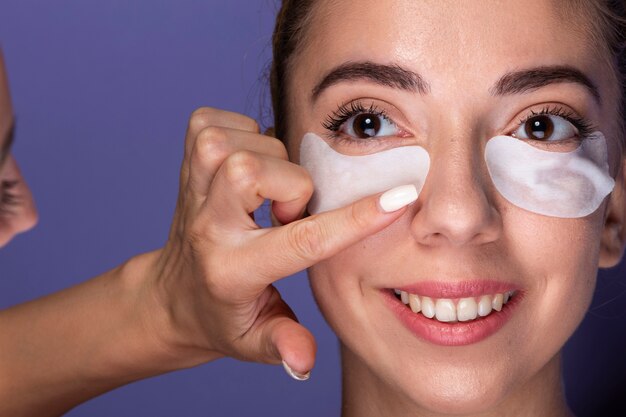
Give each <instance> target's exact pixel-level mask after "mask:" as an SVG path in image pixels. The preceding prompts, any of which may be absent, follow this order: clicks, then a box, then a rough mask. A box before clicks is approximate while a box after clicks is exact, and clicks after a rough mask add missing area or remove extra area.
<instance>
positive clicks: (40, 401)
mask: <svg viewBox="0 0 626 417" xmlns="http://www.w3.org/2000/svg"><path fill="white" fill-rule="evenodd" d="M0 80H2V81H3V82H2V83H1V84H0V102H1V103H2V107H1V108H0V110H1V111H0V122H1V124H0V127H1V129H2V130H1V131H2V133H3V136H2V139H1V142H0V146H2V147H6V148H7V150H8V136H7V133H8V131H9V128H8V126H11V124H12V122H13V117H12V115H13V113H12V109H11V106H10V100H9V95H8V85H7V83H6V76H5V70H4V66H3V65H2V62H0ZM184 145H185V156H184V160H183V164H182V168H181V175H180V193H179V197H178V204H177V208H176V212H175V215H174V220H173V223H172V228H171V233H170V236H169V240H168V242H167V244H166V246H165V247H164V248H162V249H160V250H157V251H154V252H152V253H148V254H145V255H140V256H137V257H134V258H132V259H130V260H129V261H127V262H126V263H124V264H123V265H121V266H119V267H118V268H116V269H114V270H112V271H109V272H107V273H105V274H103V275H101V276H99V277H96V278H93V279H91V280H88V281H86V282H84V283H83V284H80V285H78V286H76V287H73V288H69V289H67V290H64V291H61V292H58V293H55V294H52V295H49V296H47V297H44V298H41V299H37V300H34V301H31V302H29V303H25V304H22V305H18V306H14V307H12V308H9V309H6V310H3V311H1V312H0V329H2V331H0V352H2V355H0V376H1V377H0V416H11V417H19V416H34V415H36V416H56V415H60V414H63V413H64V412H66V411H67V410H69V409H71V408H72V407H74V406H75V405H77V404H80V403H81V402H84V401H86V400H88V399H89V398H92V397H94V396H97V395H99V394H101V393H104V392H106V391H109V390H111V389H114V388H116V387H118V386H121V385H124V384H127V383H130V382H132V381H136V380H139V379H142V378H147V377H150V376H153V375H157V374H161V373H164V372H168V371H172V370H175V369H181V368H187V367H191V366H194V365H198V364H201V363H205V362H208V361H211V360H214V359H217V358H220V357H224V356H230V357H234V358H239V359H243V360H250V361H256V362H263V363H271V364H278V363H280V362H281V360H284V361H285V362H287V363H288V364H289V365H290V366H291V368H292V369H293V370H294V371H295V372H297V373H299V374H306V373H307V372H308V371H309V370H310V369H311V368H312V367H313V363H314V358H315V348H316V347H315V341H314V339H313V336H312V335H311V333H310V332H309V331H308V330H306V329H305V328H304V327H302V326H301V325H300V324H298V323H297V322H296V318H295V316H294V314H293V312H292V311H291V309H290V308H289V306H287V304H286V303H285V302H284V301H283V300H282V299H281V297H280V294H279V293H278V291H277V290H276V289H275V288H274V287H273V286H272V285H271V284H272V283H273V282H275V281H276V280H278V279H281V278H283V277H285V276H288V275H291V274H293V273H295V272H297V271H300V270H302V269H305V268H307V267H308V266H310V265H312V264H314V263H316V262H319V261H320V260H322V259H324V258H327V257H329V256H332V255H334V254H336V253H338V252H340V251H341V250H343V249H345V248H346V247H348V246H350V245H352V244H354V243H355V242H358V241H360V240H361V239H363V238H364V237H365V236H367V235H369V234H373V233H376V232H378V231H380V230H381V229H383V228H385V227H386V226H388V225H389V224H390V223H392V222H393V221H395V220H396V219H397V218H398V217H399V216H401V215H402V213H403V211H404V209H400V210H398V211H396V212H392V213H386V212H384V211H383V210H382V209H381V208H380V205H379V202H378V196H372V197H369V198H366V199H363V200H361V201H359V202H356V203H355V204H354V205H351V206H348V207H345V208H343V209H340V210H336V211H334V212H332V213H325V214H323V215H320V216H314V217H309V218H307V219H304V220H298V218H299V217H301V214H302V213H303V212H304V209H305V205H306V202H307V201H308V199H309V198H310V196H311V193H312V182H311V179H310V178H309V176H308V174H307V173H306V172H305V171H304V170H303V169H302V168H301V167H299V166H297V165H295V164H292V163H290V162H288V160H287V152H286V149H285V147H284V146H283V145H282V143H281V142H279V141H278V140H276V139H274V138H271V137H268V136H263V135H261V134H259V129H258V126H257V124H256V122H255V121H254V120H252V119H250V118H248V117H246V116H243V115H239V114H235V113H230V112H225V111H221V110H216V109H210V108H202V109H199V110H197V111H195V112H194V113H193V115H192V116H191V118H190V122H189V127H188V131H187V136H186V138H185V144H184ZM0 176H1V178H2V179H3V180H11V181H19V185H18V186H16V187H15V188H13V190H12V191H13V192H14V194H15V197H16V199H15V202H14V204H12V205H11V206H10V207H7V211H6V212H5V213H3V217H2V229H1V232H2V238H3V241H4V242H8V241H9V240H10V239H11V238H13V237H14V236H15V235H16V234H17V233H19V232H23V231H26V230H28V229H29V228H31V227H32V226H33V225H34V223H35V221H36V212H35V209H34V203H33V200H32V197H31V194H30V192H29V191H28V187H27V186H26V183H25V182H24V179H23V178H22V177H21V176H19V171H18V169H17V165H16V163H15V161H14V159H13V158H12V157H11V156H10V154H8V153H7V156H6V157H5V159H4V161H3V165H2V166H1V167H0ZM266 198H269V199H272V200H274V204H273V214H274V216H275V217H276V219H278V221H280V222H281V223H283V224H286V225H284V226H277V227H272V228H267V229H261V228H259V227H258V226H257V225H256V224H255V223H254V221H253V220H252V218H251V216H250V213H252V212H253V211H254V210H255V209H256V208H258V207H259V206H260V205H261V203H262V202H263V200H264V199H266ZM9 209H10V210H9Z"/></svg>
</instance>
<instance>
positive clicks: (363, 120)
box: [343, 113, 398, 139]
mask: <svg viewBox="0 0 626 417" xmlns="http://www.w3.org/2000/svg"><path fill="white" fill-rule="evenodd" d="M343 130H344V133H345V134H347V135H349V136H352V137H356V138H360V139H367V138H373V137H378V136H393V135H397V133H398V127H397V126H396V125H395V123H393V122H392V121H391V120H389V119H387V118H386V117H385V116H383V115H380V114H374V113H361V114H357V115H356V116H352V117H351V118H349V119H348V120H346V122H345V124H344V129H343Z"/></svg>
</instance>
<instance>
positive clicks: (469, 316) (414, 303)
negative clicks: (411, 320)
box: [394, 289, 515, 323]
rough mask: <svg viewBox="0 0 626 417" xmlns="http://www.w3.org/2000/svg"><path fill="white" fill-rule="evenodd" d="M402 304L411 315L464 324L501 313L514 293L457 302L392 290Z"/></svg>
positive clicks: (509, 292) (463, 299) (468, 298)
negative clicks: (494, 312)
mask: <svg viewBox="0 0 626 417" xmlns="http://www.w3.org/2000/svg"><path fill="white" fill-rule="evenodd" d="M394 293H395V294H396V295H398V296H399V298H400V300H402V303H403V304H405V305H407V307H409V308H410V309H411V311H413V313H420V312H421V313H422V315H423V316H424V317H427V318H429V319H432V318H435V319H436V320H438V321H440V322H443V323H450V322H456V321H457V320H458V321H461V322H466V321H471V320H476V319H477V318H479V317H486V316H488V315H489V314H491V313H492V312H493V311H501V310H502V307H503V305H504V304H506V303H507V302H509V300H510V299H511V297H513V296H514V295H515V291H507V292H504V293H500V294H493V295H483V296H480V297H467V298H461V299H460V300H458V301H455V300H452V299H449V298H439V299H432V298H430V297H422V296H419V295H417V294H411V293H408V292H406V291H402V290H397V289H394Z"/></svg>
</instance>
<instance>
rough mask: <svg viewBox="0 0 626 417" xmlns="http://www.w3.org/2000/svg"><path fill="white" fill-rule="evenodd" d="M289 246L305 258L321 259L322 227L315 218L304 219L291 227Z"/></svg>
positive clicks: (322, 246)
mask: <svg viewBox="0 0 626 417" xmlns="http://www.w3.org/2000/svg"><path fill="white" fill-rule="evenodd" d="M288 236H289V242H288V244H289V246H290V247H291V248H293V249H294V250H295V252H296V254H297V255H298V256H299V257H301V258H303V259H306V260H311V261H314V260H318V259H321V258H322V257H323V255H324V253H325V249H326V247H325V245H324V241H325V239H324V228H323V227H322V226H321V225H320V224H319V223H318V222H317V221H315V220H311V219H304V220H302V221H300V222H298V223H296V224H294V227H293V228H291V233H290V234H289V235H288Z"/></svg>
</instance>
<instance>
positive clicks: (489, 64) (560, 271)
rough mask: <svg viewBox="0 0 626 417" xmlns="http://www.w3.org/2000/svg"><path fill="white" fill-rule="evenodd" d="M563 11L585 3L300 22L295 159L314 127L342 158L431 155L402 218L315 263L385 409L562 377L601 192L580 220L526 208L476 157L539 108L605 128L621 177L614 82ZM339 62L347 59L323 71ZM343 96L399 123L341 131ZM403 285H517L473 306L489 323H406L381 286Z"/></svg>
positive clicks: (433, 9)
mask: <svg viewBox="0 0 626 417" xmlns="http://www.w3.org/2000/svg"><path fill="white" fill-rule="evenodd" d="M563 3H565V2H563ZM574 16H580V15H576V14H574V12H572V13H565V12H564V10H563V6H561V2H551V1H542V0H531V1H524V2H519V1H515V0H510V1H508V0H505V1H500V2H492V1H487V0H485V1H472V2H458V1H441V0H437V1H435V0H432V1H431V0H423V1H419V2H416V1H413V0H396V1H394V2H391V3H390V2H380V1H374V0H360V1H348V0H346V1H341V2H321V3H320V5H319V9H317V13H316V14H315V19H313V20H312V22H311V24H310V26H309V27H308V29H309V32H307V39H308V40H309V41H310V42H309V43H308V44H307V45H306V46H305V48H303V49H302V50H301V51H300V52H299V53H298V56H297V59H296V61H295V65H294V67H293V71H292V72H291V74H290V77H291V78H290V83H289V86H288V87H289V88H288V91H289V93H290V96H289V103H288V107H287V108H290V109H293V111H292V113H290V114H289V121H290V131H289V150H290V154H291V155H292V158H293V159H294V160H296V161H297V160H298V154H299V144H300V138H302V136H303V135H304V134H305V133H307V132H313V133H317V134H318V135H319V136H322V137H324V138H326V139H327V141H328V143H329V144H331V146H333V147H334V148H335V149H336V150H337V151H339V152H342V153H346V154H362V153H375V152H378V151H380V150H383V149H387V148H391V147H396V146H406V145H419V146H422V147H424V148H425V149H426V150H427V151H428V153H429V155H430V159H431V167H430V171H429V173H428V177H427V179H426V182H425V185H424V188H423V190H422V191H421V194H420V197H419V199H418V201H417V202H416V203H415V204H413V205H412V206H410V207H409V210H408V211H407V212H406V213H405V215H403V217H402V218H401V219H400V220H399V221H397V222H396V223H395V224H393V225H392V226H390V227H389V228H388V229H386V230H384V231H383V232H381V233H378V234H377V235H374V236H371V237H370V238H368V239H366V240H364V241H362V242H361V243H359V244H357V245H354V246H353V247H351V248H349V249H348V250H345V251H344V252H342V253H340V254H339V255H337V256H335V257H333V258H331V259H329V260H327V261H325V262H322V263H320V264H318V265H316V266H314V267H313V268H311V269H310V278H311V285H312V288H313V291H314V293H315V296H316V299H317V301H318V303H319V305H320V308H321V309H322V312H323V314H324V315H325V317H326V319H327V320H328V321H329V323H330V325H331V326H332V327H333V328H334V330H335V331H336V333H337V334H338V336H339V338H340V339H341V341H342V344H343V345H344V354H345V355H344V359H346V360H347V361H348V362H349V363H350V365H354V367H353V368H354V372H355V373H357V375H358V377H360V378H361V379H360V380H361V381H362V389H363V390H364V393H365V392H367V393H368V394H369V398H376V399H375V401H376V402H378V403H379V404H381V403H382V404H385V403H386V405H387V407H388V408H387V409H388V410H393V409H394V407H397V406H400V405H401V404H412V406H415V404H421V405H422V406H424V407H426V408H428V409H430V410H438V411H441V412H472V411H474V412H477V411H480V410H486V409H491V408H493V407H495V406H496V405H499V406H503V405H504V404H508V406H509V407H514V406H515V403H514V402H513V399H515V398H518V399H519V398H521V397H522V396H523V395H522V393H523V392H525V393H526V394H528V393H529V392H532V391H533V390H538V391H539V390H541V389H543V387H545V385H543V384H544V383H546V379H545V378H546V377H548V376H550V377H551V378H554V375H555V374H558V366H559V365H558V352H559V351H560V349H561V347H562V346H563V344H564V343H565V341H566V340H567V339H568V338H569V336H570V335H571V334H572V332H573V331H574V330H575V328H576V327H577V326H578V324H579V323H580V321H581V319H582V318H583V316H584V314H585V312H586V310H587V308H588V306H589V303H590V300H591V297H592V293H593V289H594V285H595V279H596V271H597V268H598V263H599V259H600V252H601V250H600V249H601V245H600V242H601V237H602V234H603V230H604V228H605V218H606V215H607V203H606V202H605V203H604V204H603V205H602V206H601V207H600V208H599V209H598V210H597V211H595V212H594V213H593V214H591V215H589V216H587V217H584V218H575V219H571V218H570V219H564V218H557V217H547V216H542V215H539V214H534V213H532V212H530V211H525V210H523V209H521V208H518V207H516V206H514V205H512V204H511V203H509V202H508V201H506V200H505V199H504V198H503V197H502V196H501V195H500V194H499V193H498V191H497V190H496V189H495V188H494V185H493V183H492V181H491V178H490V177H489V173H488V171H487V167H486V165H485V159H484V156H483V155H484V151H485V145H486V143H487V141H488V140H489V139H490V138H492V137H494V136H497V135H511V134H512V133H514V132H516V131H518V129H520V126H522V128H524V122H523V121H524V120H525V119H528V118H530V117H532V116H533V114H534V113H542V112H547V113H549V114H551V115H554V116H555V117H553V118H550V117H548V118H549V119H550V120H552V121H555V120H556V122H558V123H561V124H563V123H566V126H570V125H569V123H570V122H572V120H573V122H572V123H573V125H574V126H575V125H576V124H578V126H576V127H578V128H580V125H581V123H587V124H589V125H590V126H592V127H594V130H596V129H598V130H601V131H602V132H603V133H604V134H605V135H606V137H607V141H608V147H609V155H612V156H613V158H610V170H611V174H612V175H613V176H614V177H615V175H616V173H617V169H618V165H619V163H620V158H616V157H615V156H616V155H618V152H619V151H618V148H617V143H618V140H619V138H618V137H617V135H616V132H617V123H616V122H617V110H616V109H617V103H618V100H619V97H618V95H617V91H618V89H617V88H616V84H615V81H614V78H612V77H611V75H610V71H609V70H608V68H606V67H605V66H604V64H603V63H604V62H605V61H604V60H603V59H600V57H598V56H597V55H596V53H597V51H598V48H596V47H595V46H594V45H592V44H591V43H590V42H589V41H588V38H587V35H586V32H585V30H583V26H582V23H583V22H584V19H578V18H574ZM361 63H369V66H368V68H369V70H370V71H371V69H372V68H374V67H376V66H381V65H382V66H393V67H395V68H398V67H400V68H402V71H400V72H402V73H403V74H405V75H406V74H408V73H409V72H410V73H413V75H411V77H413V78H412V79H413V81H415V79H416V76H415V74H417V75H419V77H420V79H421V81H422V82H423V87H424V88H421V89H420V88H416V87H415V85H413V87H410V88H407V87H406V84H404V86H403V84H402V83H399V82H395V81H397V78H398V74H397V73H398V71H396V72H394V71H391V73H393V74H392V75H391V76H390V75H389V73H390V72H389V71H387V72H386V73H385V72H384V71H383V72H381V73H380V74H376V76H375V77H368V76H364V75H363V72H360V69H362V68H359V64H361ZM346 64H350V65H352V64H356V65H352V70H351V71H344V72H343V73H334V75H333V76H331V77H330V78H327V79H326V81H327V82H325V83H322V80H324V78H325V77H326V76H327V75H328V74H331V73H333V71H334V70H335V69H336V68H338V67H340V66H344V68H345V67H346ZM372 64H373V65H372ZM555 67H561V68H565V67H567V68H568V69H569V70H571V71H569V72H567V71H565V72H563V71H561V72H558V71H554V68H555ZM538 68H542V71H536V72H532V71H531V70H533V69H538ZM383 69H384V68H383ZM387 69H388V68H387ZM564 74H565V75H564ZM581 74H582V75H583V76H584V77H587V78H588V80H589V81H590V83H591V84H593V85H595V87H596V88H597V93H598V96H599V97H595V93H594V91H593V90H594V88H593V86H592V85H591V84H588V85H585V81H584V79H583V78H584V77H579V75H581ZM394 76H395V77H396V79H393V77H394ZM386 77H387V78H386ZM389 77H391V78H392V79H391V82H388V83H387V84H389V85H383V84H384V82H383V81H389V80H388V78H389ZM507 77H508V78H507ZM329 80H330V81H329ZM507 80H508V81H509V83H508V84H507V83H505V82H504V81H507ZM320 85H322V87H321V88H318V89H317V90H318V93H319V94H318V95H317V96H316V97H312V91H314V90H315V89H316V87H318V86H320ZM507 86H508V87H507ZM512 86H517V87H518V88H513V87H512ZM346 103H347V106H345V107H346V108H347V109H348V113H349V114H348V116H350V115H351V114H350V110H351V109H353V108H355V107H356V108H357V109H359V108H360V107H362V108H364V109H367V110H366V112H367V111H369V112H370V113H376V112H384V114H385V115H386V116H387V118H388V119H389V120H390V123H389V122H385V121H384V120H383V119H381V123H382V124H383V126H384V127H385V129H386V130H385V132H393V133H391V134H390V136H388V137H386V138H374V139H360V142H359V140H356V141H355V140H351V139H350V133H352V130H350V127H352V125H350V124H351V121H348V122H345V120H344V119H342V118H341V116H337V114H338V113H339V114H340V115H341V113H342V111H341V110H339V111H338V109H339V108H340V107H341V105H342V104H346ZM353 105H354V106H353ZM372 109H373V110H372ZM333 112H334V113H335V116H333ZM329 117H330V118H338V120H337V121H336V123H335V127H338V126H340V127H339V129H338V132H332V131H329V130H327V129H326V127H324V122H326V121H327V120H328V119H329ZM352 120H354V119H352ZM568 120H569V121H568ZM556 122H555V123H556ZM356 127H357V130H358V126H356ZM579 130H580V129H579ZM364 142H366V143H364ZM364 180H366V179H364ZM618 187H621V183H618ZM620 207H621V206H620ZM397 288H405V289H412V290H413V291H414V292H415V293H416V294H417V295H420V296H430V298H433V299H435V300H436V299H437V298H446V296H448V297H450V299H451V300H452V301H453V303H455V304H456V303H457V302H458V299H460V298H464V297H474V298H475V299H476V301H479V299H480V297H481V295H493V294H494V293H498V292H500V293H502V292H506V291H507V290H514V291H515V292H516V293H515V295H514V296H513V298H512V299H511V301H510V302H509V303H508V304H507V305H506V306H505V307H504V308H503V310H502V311H501V312H494V313H492V314H491V315H490V316H487V317H486V319H489V321H487V320H486V319H483V321H484V322H485V323H488V324H487V325H484V324H479V323H478V322H479V321H480V320H476V321H472V322H467V323H456V324H449V323H448V324H445V323H440V322H439V321H437V320H436V319H426V318H425V317H423V316H422V317H420V318H419V319H416V320H415V321H413V319H411V317H410V316H409V315H414V316H417V315H421V313H413V312H411V311H410V309H409V307H408V306H405V305H404V304H403V303H402V302H401V301H400V300H398V299H397V298H396V297H395V296H393V295H392V294H393V289H397ZM422 293H423V294H422ZM411 323H413V324H411ZM424 323H426V324H424ZM551 382H553V381H551ZM518 395H519V396H520V397H518ZM545 395H555V393H553V392H546V393H545ZM363 397H364V398H365V397H368V395H363ZM505 398H508V399H509V400H510V401H508V402H504V403H503V402H502V401H503V399H505ZM510 410H511V409H510V408H509V411H510ZM389 414H390V415H391V414H393V413H392V412H390V413H389ZM512 414H513V415H514V414H515V413H514V412H512Z"/></svg>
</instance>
